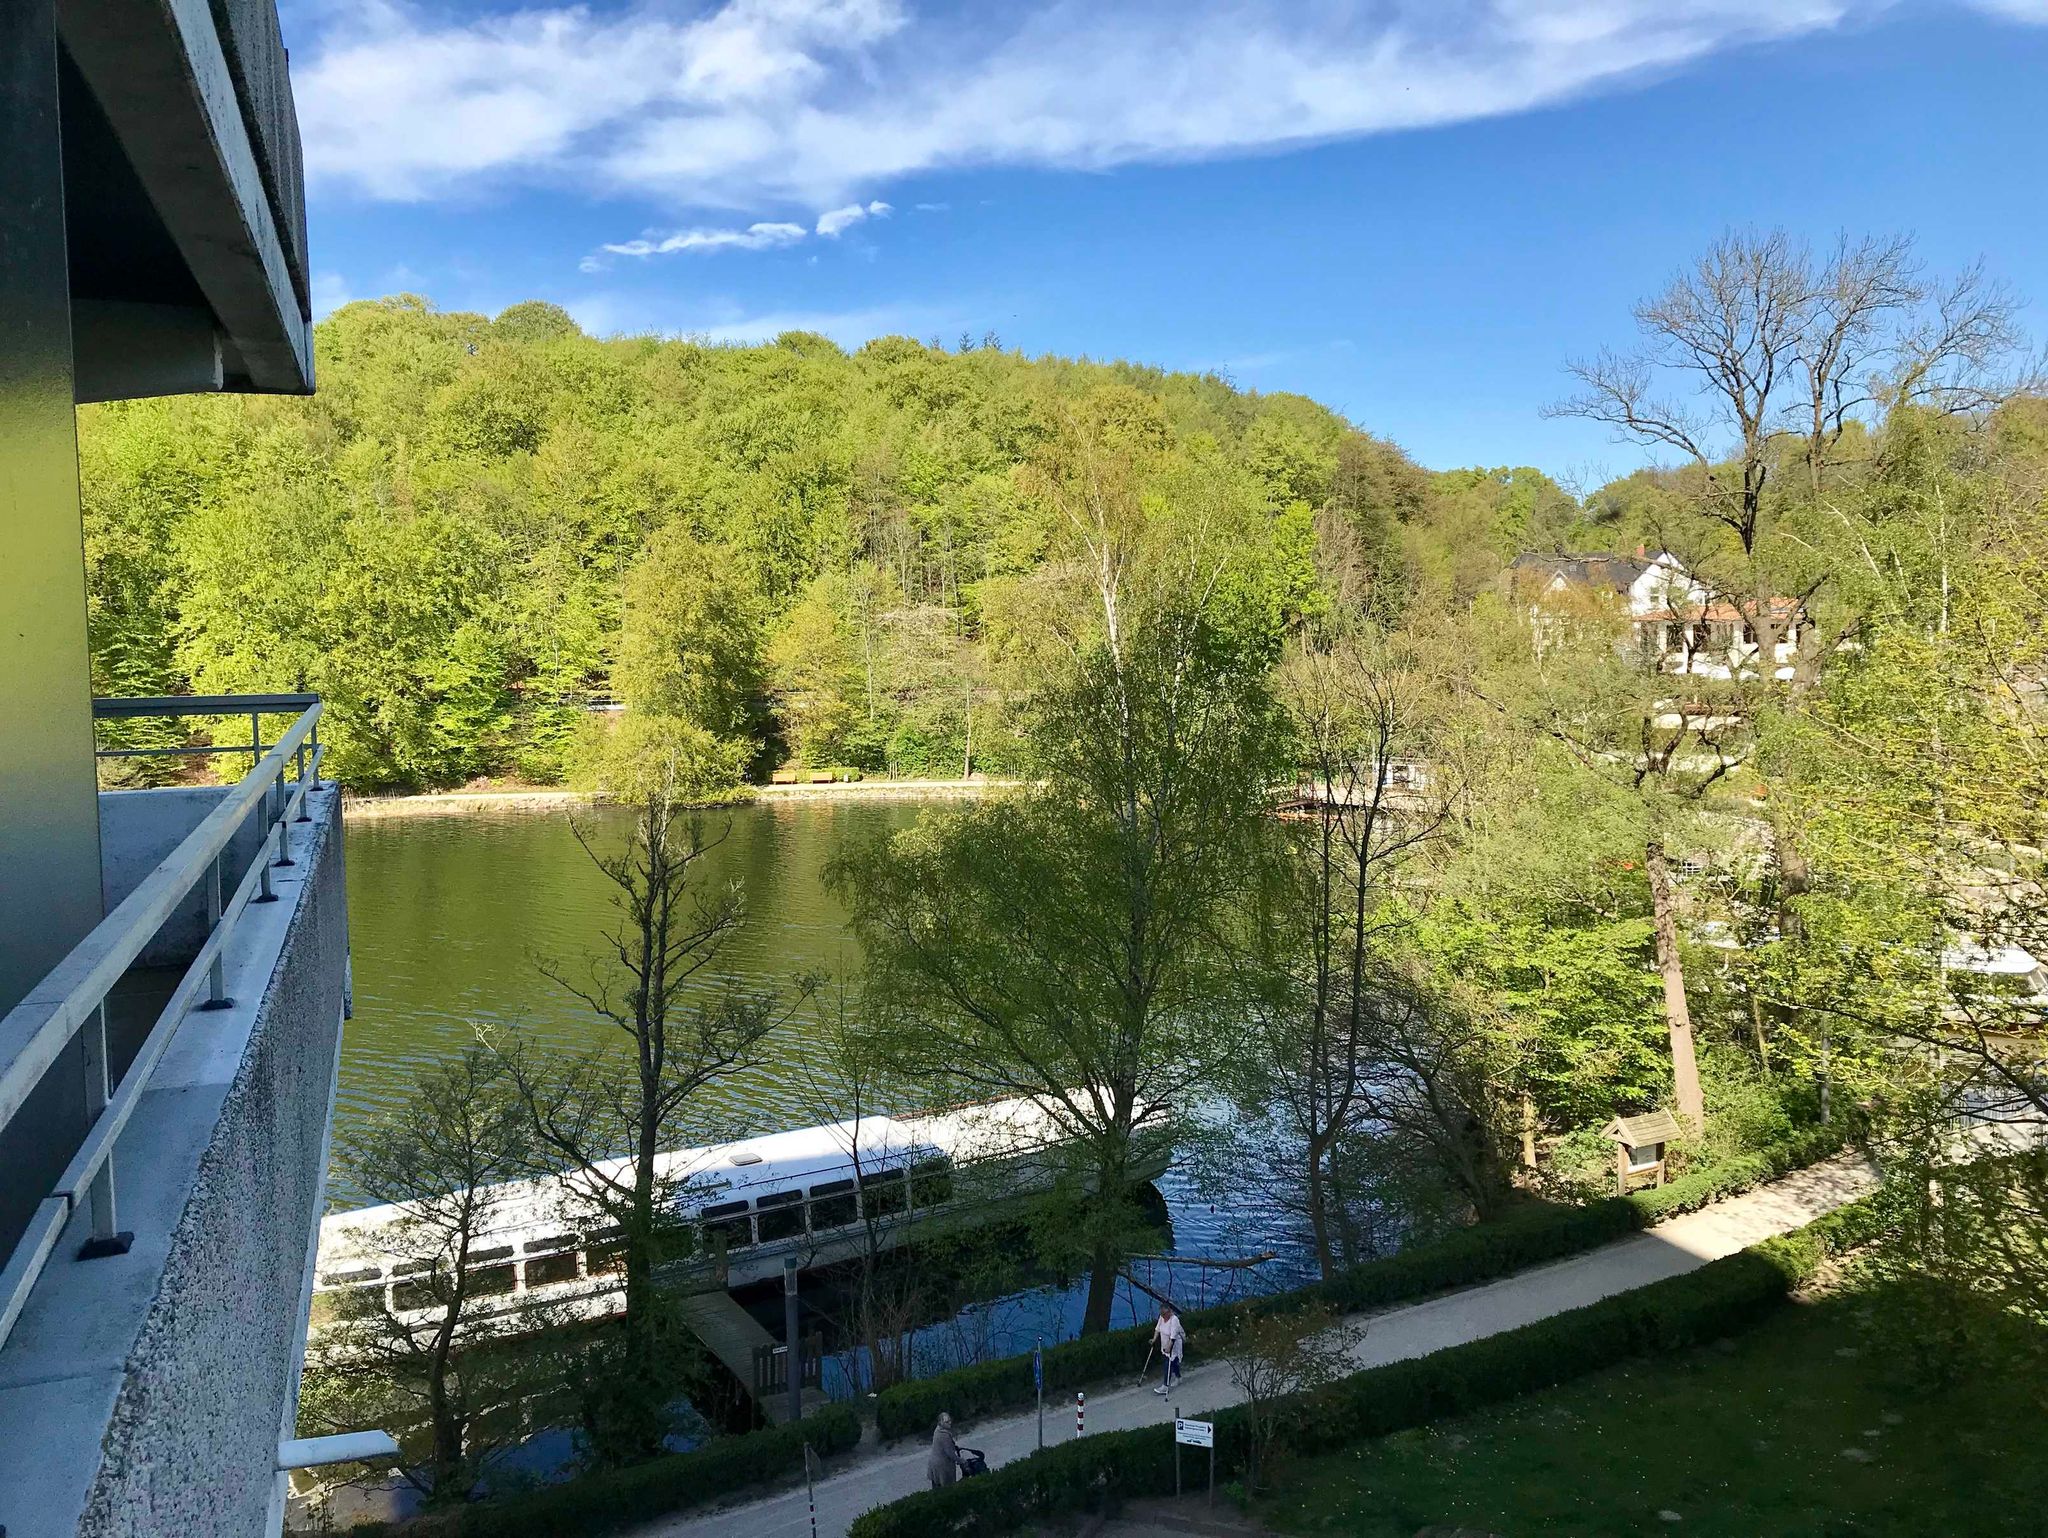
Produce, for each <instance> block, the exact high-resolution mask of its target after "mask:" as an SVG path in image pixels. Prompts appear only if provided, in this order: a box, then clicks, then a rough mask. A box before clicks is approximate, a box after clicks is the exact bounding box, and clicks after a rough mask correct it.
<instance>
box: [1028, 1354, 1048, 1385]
mask: <svg viewBox="0 0 2048 1538" xmlns="http://www.w3.org/2000/svg"><path fill="white" fill-rule="evenodd" d="M1031 1386H1032V1387H1033V1388H1036V1389H1041V1390H1042V1389H1044V1387H1045V1350H1044V1348H1043V1347H1040V1346H1033V1347H1032V1348H1031Z"/></svg>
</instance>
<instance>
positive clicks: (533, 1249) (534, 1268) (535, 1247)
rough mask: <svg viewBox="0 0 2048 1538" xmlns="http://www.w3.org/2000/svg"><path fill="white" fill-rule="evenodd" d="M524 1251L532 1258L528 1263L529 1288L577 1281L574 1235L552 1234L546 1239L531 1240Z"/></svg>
mask: <svg viewBox="0 0 2048 1538" xmlns="http://www.w3.org/2000/svg"><path fill="white" fill-rule="evenodd" d="M524 1249H525V1251H526V1254H527V1255H528V1256H529V1257H530V1258H529V1259H528V1260H527V1262H526V1285H527V1286H529V1287H547V1286H551V1285H553V1284H555V1283H557V1282H573V1281H575V1280H576V1236H575V1235H574V1234H551V1235H549V1236H548V1237H547V1238H545V1239H529V1240H527V1241H526V1244H525V1246H524Z"/></svg>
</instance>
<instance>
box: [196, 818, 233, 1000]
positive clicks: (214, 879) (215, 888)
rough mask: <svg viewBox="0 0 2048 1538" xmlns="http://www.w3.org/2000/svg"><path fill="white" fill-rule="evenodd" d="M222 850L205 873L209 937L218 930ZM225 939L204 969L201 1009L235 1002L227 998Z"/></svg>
mask: <svg viewBox="0 0 2048 1538" xmlns="http://www.w3.org/2000/svg"><path fill="white" fill-rule="evenodd" d="M226 853H227V851H226V850H222V851H221V853H220V854H216V855H215V856H214V857H213V862H212V863H211V864H210V865H209V866H208V867H207V872H206V932H207V933H208V934H209V935H210V934H213V933H214V932H215V931H216V930H218V929H219V928H220V916H221V906H222V905H221V888H220V862H221V856H222V855H224V854H226ZM226 942H227V937H226V936H225V935H223V936H222V937H221V945H220V947H219V949H217V950H216V951H215V952H214V953H213V964H212V965H211V966H209V967H208V968H207V969H206V1002H205V1003H203V1004H201V1005H200V1006H199V1008H201V1009H226V1008H227V1007H228V1006H229V1005H231V1004H233V1003H234V1002H235V1001H234V1000H233V999H231V998H229V997H228V959H227V958H228V948H227V943H226Z"/></svg>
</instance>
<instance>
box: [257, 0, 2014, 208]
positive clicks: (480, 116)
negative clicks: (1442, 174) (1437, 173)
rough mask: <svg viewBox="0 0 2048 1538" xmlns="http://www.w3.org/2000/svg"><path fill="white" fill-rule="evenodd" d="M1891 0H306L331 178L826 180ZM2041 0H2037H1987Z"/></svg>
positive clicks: (399, 185)
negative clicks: (921, 0)
mask: <svg viewBox="0 0 2048 1538" xmlns="http://www.w3.org/2000/svg"><path fill="white" fill-rule="evenodd" d="M1886 3H1887V0H1288V3H1278V0H1276V3H1272V4H1266V5H1245V4H1243V3H1242V0H1121V3H1116V4H1112V3H1109V0H1019V3H1018V4H1017V5H1014V6H1000V7H999V6H965V7H950V8H944V9H940V8H933V9H931V10H930V11H924V10H920V11H919V12H918V13H917V14H916V15H915V16H913V15H912V13H911V11H910V9H909V8H908V6H907V5H906V4H904V3H902V0H723V3H719V0H711V4H712V7H713V8H711V9H708V10H699V11H695V12H688V13H686V12H684V11H683V10H682V0H637V3H635V4H632V5H630V6H629V8H627V9H625V10H623V11H602V12H601V11H599V10H597V9H595V8H592V7H586V6H583V5H566V6H564V5H556V6H549V5H545V4H542V5H535V6H533V7H531V8H528V9H524V10H516V11H510V12H497V13H493V14H488V15H484V16H478V17H473V18H469V19H465V20H461V21H453V20H447V19H444V18H443V17H442V16H441V15H440V14H430V13H428V12H427V11H425V10H424V9H416V8H413V7H412V6H410V5H408V4H406V3H405V0H318V7H317V10H316V12H315V13H314V14H315V15H316V16H317V17H318V18H319V20H318V22H317V23H316V24H315V26H314V28H313V30H314V32H315V34H316V36H315V38H314V40H313V42H312V43H311V46H310V47H309V46H308V45H307V44H306V43H305V42H304V41H303V40H299V39H294V41H295V42H297V43H298V58H299V60H300V68H299V70H298V71H297V76H296V91H297V95H298V101H299V109H300V115H301V121H302V124H303V126H304V131H305V137H306V143H307V160H308V165H309V167H310V169H311V171H312V174H313V175H314V176H315V178H316V179H318V180H320V181H323V182H325V183H328V184H330V185H334V184H340V185H344V186H347V187H351V188H353V189H355V190H357V191H360V192H362V193H364V194H367V195H370V196H373V197H381V198H425V197H433V196H440V195H444V194H447V193H450V192H453V191H458V190H469V189H472V188H474V187H477V186H478V185H480V184H481V185H484V186H489V185H491V184H493V183H495V182H499V181H505V180H521V181H544V182H550V183H556V184H567V185H574V186H577V187H580V188H587V189H589V190H592V191H595V192H602V193H611V194H617V193H622V192H623V193H631V194H633V195H637V196H648V195H653V196H656V197H659V198H662V199H665V200H667V201H669V202H670V203H672V204H673V205H675V206H682V207H698V206H718V207H733V208H758V207H762V206H764V205H771V206H782V207H790V206H806V205H807V206H809V207H812V208H817V207H821V206H824V207H831V206H833V205H836V204H839V203H841V202H843V201H844V200H845V199H846V198H847V196H848V195H849V194H850V193H851V192H852V191H853V190H854V189H856V188H858V187H862V186H871V185H874V184H876V183H878V182H882V181H885V180H887V179H889V178H893V177H900V176H906V175H910V174H914V173H917V172H922V171H930V170H935V169H941V168H946V167H956V166H974V165H993V164H1001V165H1032V166H1056V167H1086V168H1101V167H1109V166H1115V165H1120V164H1125V163H1130V162H1136V161H1155V160H1173V159H1188V158H1196V157H1203V156H1213V155H1225V154H1242V153H1250V152H1257V151H1261V150H1269V149H1274V148H1279V147H1283V146H1288V145H1294V144H1301V143H1309V142H1314V141H1318V140H1326V139H1333V138H1343V137H1349V136H1355V135H1362V134H1371V133H1378V132H1386V131H1391V130H1397V129H1407V128H1418V127H1427V126H1430V125H1433V124H1443V123H1454V122H1462V121H1467V120H1470V119H1474V118H1483V117H1489V116H1496V115H1499V114H1502V113H1511V112H1517V111H1522V110H1526V109H1529V108H1533V107H1539V106H1545V105H1549V104H1552V103H1556V102H1561V101H1567V100H1570V99H1571V98H1573V97H1576V96H1580V95H1583V94H1585V93H1587V92H1590V91H1596V90H1601V89H1606V88H1611V87H1614V86H1617V85H1620V84H1624V83H1626V82H1628V81H1630V80H1632V79H1635V78H1638V77H1640V76H1642V75H1644V74H1645V73H1650V72H1655V71H1660V70H1668V69H1673V68H1677V67H1682V66H1684V65H1687V64H1692V63H1696V62H1699V61H1702V60H1705V59H1707V58H1710V57H1712V56H1713V55H1715V54H1718V53H1721V52H1724V51H1726V50H1728V49H1730V48H1734V47H1738V46H1741V45H1743V44H1747V43H1755V42H1765V41H1771V40H1774V39H1783V38H1791V37H1797V36H1801V35H1804V34H1808V33H1812V32H1815V31H1817V30H1820V29H1824V28H1827V27H1830V26H1833V25H1835V24H1836V23H1838V22H1840V21H1842V20H1843V19H1844V18H1845V17H1848V16H1851V15H1854V14H1860V13H1866V12H1870V11H1873V10H1877V9H1881V8H1883V6H1884V5H1885V4H1886ZM1977 3H1980V4H1983V5H1986V6H1997V7H1998V8H2000V9H2002V10H2004V11H2006V12H2007V13H2009V14H2014V15H2019V14H2037V13H2038V12H2039V10H2040V8H2041V5H2042V3H2043V0H1977Z"/></svg>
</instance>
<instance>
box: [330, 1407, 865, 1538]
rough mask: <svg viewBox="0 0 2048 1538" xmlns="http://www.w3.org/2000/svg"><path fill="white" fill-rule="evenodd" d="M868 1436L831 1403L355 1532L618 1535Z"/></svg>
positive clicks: (483, 1537) (453, 1536) (793, 1473)
mask: <svg viewBox="0 0 2048 1538" xmlns="http://www.w3.org/2000/svg"><path fill="white" fill-rule="evenodd" d="M860 1431H861V1427H860V1416H859V1415H858V1414H857V1413H856V1412H855V1411H854V1409H853V1407H852V1406H850V1405H836V1404H835V1405H826V1406H825V1407H824V1408H822V1409H820V1410H818V1411H817V1412H816V1413H815V1414H813V1415H811V1416H809V1417H807V1418H806V1419H805V1420H804V1421H803V1422H802V1423H801V1424H800V1425H796V1426H775V1427H772V1428H770V1429H769V1430H766V1431H751V1432H748V1433H747V1434H746V1435H744V1436H735V1437H719V1438H717V1439H716V1440H714V1441H712V1442H709V1443H707V1444H706V1445H705V1446H703V1447H700V1448H697V1449H695V1450H694V1451H691V1452H687V1453H675V1454H672V1455H671V1456H669V1457H665V1458H655V1459H651V1460H650V1461H648V1462H646V1463H641V1464H636V1465H634V1466H633V1467H632V1468H627V1469H615V1470H612V1471H609V1472H607V1473H603V1474H586V1475H584V1476H583V1477H582V1478H580V1479H571V1480H567V1481H565V1482H564V1483H562V1484H559V1485H549V1486H546V1487H544V1488H542V1489H539V1490H535V1491H532V1492H529V1493H526V1494H522V1495H516V1496H504V1497H500V1498H498V1499H495V1500H488V1501H479V1502H477V1503H476V1504H475V1505H473V1506H462V1507H458V1508H456V1509H454V1510H452V1511H446V1512H435V1513H432V1514H430V1515H428V1516H425V1517H421V1518H420V1519H418V1520H417V1521H414V1522H409V1523H405V1524H403V1526H402V1529H401V1527H400V1526H398V1525H395V1524H391V1523H370V1524H366V1525H360V1526H357V1527H354V1528H352V1529H350V1535H351V1538H383V1535H385V1534H392V1533H397V1532H400V1531H401V1530H402V1532H403V1534H404V1538H556V1535H573V1534H583V1533H609V1532H614V1531H616V1530H617V1529H619V1528H622V1527H630V1526H632V1525H633V1524H634V1523H637V1522H645V1521H648V1520H650V1519H652V1518H654V1517H659V1516H665V1515H667V1514H668V1513H670V1512H675V1511H681V1510H683V1509H684V1508H685V1507H689V1506H694V1505H698V1504H700V1503H702V1502H704V1501H709V1500H715V1499H716V1498H717V1497H719V1496H721V1495H730V1494H732V1493H733V1492H735V1491H738V1490H745V1489H748V1488H749V1487H751V1486H754V1485H760V1484H769V1483H780V1482H782V1481H784V1480H788V1479H793V1478H795V1477H797V1476H799V1475H801V1474H802V1472H803V1453H802V1451H801V1449H802V1446H803V1444H804V1443H806V1442H808V1443H810V1445H811V1447H812V1448H813V1449H814V1450H815V1451H817V1452H818V1453H819V1454H820V1455H824V1454H828V1453H835V1452H843V1451H844V1450H845V1449H847V1448H849V1447H852V1446H854V1445H855V1444H856V1443H858V1442H859V1441H860Z"/></svg>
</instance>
